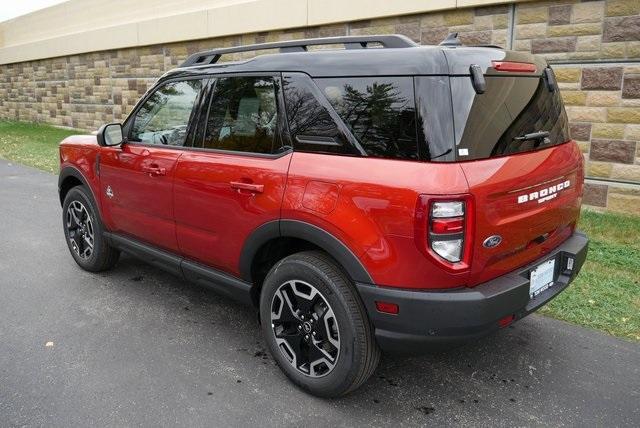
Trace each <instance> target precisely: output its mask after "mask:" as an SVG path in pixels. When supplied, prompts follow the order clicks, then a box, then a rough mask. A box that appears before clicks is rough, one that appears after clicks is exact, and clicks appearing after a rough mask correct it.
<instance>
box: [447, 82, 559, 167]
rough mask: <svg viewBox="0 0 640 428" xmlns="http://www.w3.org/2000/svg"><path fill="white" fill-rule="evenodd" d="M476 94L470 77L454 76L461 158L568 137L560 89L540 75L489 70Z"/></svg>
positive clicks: (516, 150)
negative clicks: (492, 73)
mask: <svg viewBox="0 0 640 428" xmlns="http://www.w3.org/2000/svg"><path fill="white" fill-rule="evenodd" d="M486 83H487V87H486V91H485V93H484V94H476V93H475V91H474V89H473V87H472V85H471V79H470V78H469V77H468V76H465V77H462V76H460V77H452V78H451V94H452V101H453V116H454V127H455V140H456V154H457V158H458V160H473V159H485V158H490V157H496V156H504V155H509V154H513V153H521V152H528V151H532V150H538V149H543V148H547V147H550V146H554V145H557V144H562V143H564V142H565V141H567V140H569V132H568V121H567V115H566V113H565V111H564V107H563V105H562V100H561V98H560V93H559V91H557V90H556V91H554V92H550V91H549V89H548V88H547V85H546V83H545V81H544V80H543V79H541V78H537V77H510V76H486Z"/></svg>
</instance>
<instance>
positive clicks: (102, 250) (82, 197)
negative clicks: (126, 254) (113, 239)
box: [62, 186, 120, 272]
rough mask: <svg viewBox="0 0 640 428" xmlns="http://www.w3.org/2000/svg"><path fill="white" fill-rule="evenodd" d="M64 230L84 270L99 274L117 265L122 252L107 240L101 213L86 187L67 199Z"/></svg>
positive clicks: (77, 190)
mask: <svg viewBox="0 0 640 428" xmlns="http://www.w3.org/2000/svg"><path fill="white" fill-rule="evenodd" d="M62 226H63V229H64V237H65V241H66V242H67V246H68V247H69V251H70V252H71V256H72V257H73V259H74V260H75V261H76V263H77V264H78V266H80V267H81V268H82V269H84V270H87V271H89V272H100V271H104V270H107V269H110V268H112V267H113V266H114V265H115V264H116V263H117V262H118V258H119V257H120V252H119V251H118V250H116V249H115V248H113V247H111V246H110V245H109V243H108V242H107V240H106V239H105V238H104V236H103V232H104V227H103V226H102V221H101V219H100V215H99V212H98V209H97V207H96V204H95V202H94V201H93V198H92V197H91V194H90V193H89V191H88V190H87V188H86V187H85V186H76V187H74V188H72V189H71V190H69V193H67V195H66V196H65V198H64V202H63V204H62ZM90 238H92V239H90ZM91 242H92V243H93V247H92V248H91V245H90V243H91ZM87 249H88V250H87Z"/></svg>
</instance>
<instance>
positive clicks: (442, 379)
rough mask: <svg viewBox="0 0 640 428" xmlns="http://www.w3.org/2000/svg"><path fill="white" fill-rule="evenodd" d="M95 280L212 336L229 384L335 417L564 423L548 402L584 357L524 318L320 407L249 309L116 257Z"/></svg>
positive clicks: (385, 364) (400, 365)
mask: <svg viewBox="0 0 640 428" xmlns="http://www.w3.org/2000/svg"><path fill="white" fill-rule="evenodd" d="M99 276H100V277H101V278H103V279H104V280H107V281H108V284H109V287H110V288H111V289H113V290H116V291H117V290H120V291H119V292H118V293H120V292H121V293H123V295H121V296H119V298H120V299H124V301H126V300H127V299H129V298H130V299H132V300H133V302H132V304H135V305H141V304H143V305H146V306H147V309H148V310H153V311H161V312H162V313H164V315H163V316H164V317H165V318H167V319H168V321H167V322H168V323H170V324H171V323H173V324H174V326H169V327H168V329H169V330H175V331H178V332H182V334H186V335H194V336H197V337H198V339H197V340H199V341H205V342H206V341H207V340H208V338H209V337H211V338H213V337H215V338H216V343H217V345H216V344H212V345H211V347H210V348H208V350H207V352H209V353H214V354H219V353H222V354H225V352H226V354H225V355H229V353H233V352H236V353H238V355H239V356H240V358H242V360H241V362H242V364H240V363H238V364H240V365H242V367H238V368H237V370H238V372H239V373H242V374H241V375H240V377H241V378H242V379H240V378H239V379H238V381H239V382H250V383H251V382H252V385H254V386H255V388H258V389H260V388H265V389H267V390H269V389H273V388H276V389H278V388H281V389H282V390H285V391H287V392H288V393H291V394H293V395H294V396H295V397H298V399H299V400H301V402H308V403H316V404H318V403H324V404H322V405H323V406H326V405H329V406H330V407H332V408H333V410H334V411H335V412H339V413H340V412H344V414H345V416H346V415H349V416H350V417H352V416H354V412H355V415H356V416H358V415H361V416H362V418H363V419H362V420H366V419H367V418H368V417H369V416H371V414H373V415H378V416H380V417H382V418H383V419H384V420H386V418H390V419H389V420H393V417H394V415H395V416H397V417H399V418H400V419H402V420H405V421H407V420H408V421H410V422H416V423H421V422H420V421H422V420H423V419H420V418H433V417H434V416H431V415H433V414H434V413H436V412H437V413H438V414H439V415H440V416H442V415H443V413H444V414H446V415H447V417H446V419H439V418H438V419H436V420H442V421H445V420H446V421H447V422H449V423H463V422H464V421H465V420H466V419H465V416H464V415H465V414H466V415H470V414H473V415H475V416H474V419H475V418H477V417H483V415H484V416H486V418H487V420H491V418H493V417H495V415H496V409H500V412H505V411H507V412H510V413H511V415H510V420H511V421H512V422H516V423H520V424H528V423H543V422H552V421H557V420H561V419H565V418H567V417H568V418H569V420H571V416H572V414H573V412H579V410H578V408H577V407H575V406H574V407H573V408H571V410H570V411H568V410H567V409H562V408H558V406H557V402H556V401H555V400H557V397H558V395H559V394H564V393H566V392H567V391H570V390H571V388H572V380H571V375H570V371H571V369H572V365H571V363H568V362H567V361H568V360H570V359H571V356H572V354H574V353H575V352H579V351H585V352H588V349H589V347H588V346H587V345H579V346H582V347H583V348H584V349H575V346H571V345H570V344H568V343H566V338H563V337H559V335H558V329H556V328H555V327H550V326H548V325H547V323H554V324H553V325H554V326H555V325H556V324H557V323H560V322H559V321H555V320H548V319H546V318H544V317H540V316H536V315H534V316H531V317H528V318H525V319H524V320H521V321H519V322H518V323H516V324H514V325H513V326H510V327H508V328H506V329H503V330H500V331H498V332H496V333H494V334H492V335H489V336H487V337H484V338H482V339H480V340H478V341H475V342H471V343H469V344H466V345H464V346H461V347H459V348H455V349H452V350H448V351H441V352H435V353H431V354H427V355H423V356H415V357H402V356H390V355H384V356H383V358H382V361H381V363H380V366H379V367H378V369H377V370H376V372H375V373H374V375H373V376H372V378H371V379H370V380H369V381H368V382H366V383H365V384H364V385H363V386H362V387H361V388H360V389H359V390H357V391H355V392H353V393H352V394H350V395H348V396H346V397H343V398H340V399H333V400H322V399H318V398H315V397H311V396H309V395H307V394H305V393H304V392H302V391H300V390H298V389H297V388H295V387H294V386H293V385H291V384H290V383H289V382H288V381H287V379H286V378H285V377H284V375H283V374H282V373H281V372H280V371H279V370H278V369H277V367H276V366H275V362H274V361H273V359H272V358H271V356H270V355H269V353H268V352H267V350H266V347H265V344H264V341H263V340H262V338H261V333H260V328H259V324H258V320H257V313H256V311H255V310H254V309H252V308H248V307H245V306H242V305H240V304H238V303H236V302H234V301H232V300H230V299H228V298H226V297H223V296H220V295H218V294H216V293H215V292H213V291H211V290H208V289H205V288H202V287H199V286H196V285H192V284H188V283H186V282H185V281H183V280H182V279H180V278H177V277H175V276H172V275H170V274H166V273H164V272H160V271H158V270H157V269H156V268H154V267H152V266H149V265H146V264H144V263H142V262H140V261H138V260H135V259H133V258H131V257H129V256H126V255H123V257H122V258H121V261H120V262H119V263H118V265H117V266H116V267H115V268H114V269H113V270H112V271H110V272H105V273H102V274H99ZM563 325H564V324H563ZM574 328H575V327H574ZM221 338H222V339H223V340H220V339H221ZM159 340H160V339H159ZM212 342H213V341H212ZM568 345H569V346H568ZM223 351H224V352H223ZM194 352H198V351H194ZM216 358H218V357H216ZM220 358H222V357H220ZM225 358H227V360H232V358H230V357H225ZM226 364H227V365H229V364H235V363H233V362H232V363H229V361H227V362H226ZM252 377H253V378H252ZM547 391H553V392H552V393H550V394H548V393H547ZM573 400H578V398H577V397H576V398H573ZM578 402H579V401H576V403H578ZM389 403H392V405H390V404H389ZM364 404H366V406H364V407H363V405H364ZM582 405H584V404H582ZM544 408H546V410H545V412H546V414H545V416H544V417H542V418H541V417H540V416H539V415H538V414H536V412H537V411H538V410H539V409H544ZM407 412H410V417H409V419H407ZM576 414H578V413H576ZM554 415H555V418H554ZM413 418H417V419H413ZM475 420H478V419H475ZM432 421H433V419H432Z"/></svg>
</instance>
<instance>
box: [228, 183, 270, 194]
mask: <svg viewBox="0 0 640 428" xmlns="http://www.w3.org/2000/svg"><path fill="white" fill-rule="evenodd" d="M229 184H230V185H231V188H232V189H237V190H247V191H249V192H251V193H262V192H264V184H253V183H243V182H242V181H232V182H230V183H229Z"/></svg>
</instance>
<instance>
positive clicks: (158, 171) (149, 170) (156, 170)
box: [142, 165, 167, 177]
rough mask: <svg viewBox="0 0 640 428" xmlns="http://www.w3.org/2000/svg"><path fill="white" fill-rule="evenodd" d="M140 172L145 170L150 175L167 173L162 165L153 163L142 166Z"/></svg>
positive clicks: (157, 175) (155, 175)
mask: <svg viewBox="0 0 640 428" xmlns="http://www.w3.org/2000/svg"><path fill="white" fill-rule="evenodd" d="M142 172H146V173H147V174H149V175H150V176H152V177H159V176H161V175H167V170H166V168H162V167H159V166H154V165H152V166H144V167H142Z"/></svg>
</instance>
